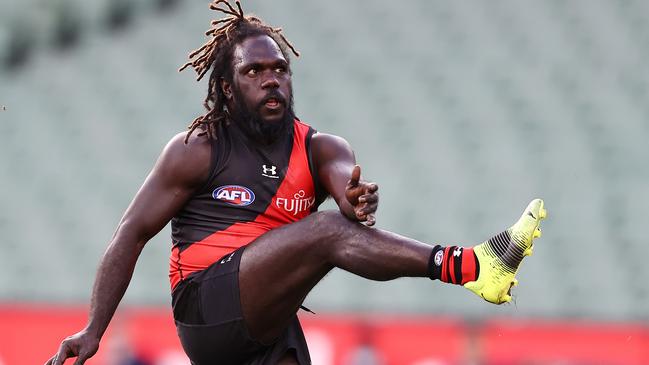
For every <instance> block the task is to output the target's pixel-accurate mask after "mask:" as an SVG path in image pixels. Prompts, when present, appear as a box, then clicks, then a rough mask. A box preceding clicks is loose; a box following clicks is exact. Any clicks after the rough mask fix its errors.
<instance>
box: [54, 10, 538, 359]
mask: <svg viewBox="0 0 649 365" xmlns="http://www.w3.org/2000/svg"><path fill="white" fill-rule="evenodd" d="M235 5H236V8H235V7H234V6H233V5H231V4H229V3H228V1H227V0H218V1H214V2H213V3H212V4H211V8H212V9H214V10H219V11H221V12H224V13H226V14H227V15H228V17H227V18H225V19H222V20H218V21H213V22H212V24H213V28H212V29H210V30H209V31H208V32H207V35H208V36H209V37H210V40H209V41H208V42H207V43H206V44H205V45H204V46H203V47H201V48H199V49H198V50H197V51H195V52H193V53H192V54H190V62H188V64H187V65H185V67H186V66H192V67H193V68H194V69H195V70H196V71H197V73H198V75H199V79H200V78H201V77H203V76H204V75H205V74H206V73H207V71H208V70H209V69H210V68H211V69H212V72H211V75H210V78H209V84H208V85H209V86H208V95H207V98H206V100H205V107H206V109H207V113H206V114H205V115H203V116H201V117H199V118H197V119H196V120H195V121H194V122H193V123H192V125H191V126H190V128H189V131H188V132H184V133H180V134H178V135H177V136H176V137H174V138H173V139H172V140H171V141H170V142H169V144H167V146H166V147H165V148H164V150H163V151H162V154H161V156H160V158H159V159H158V161H157V163H156V165H155V167H154V168H153V170H152V171H151V173H150V174H149V176H148V177H147V179H146V181H145V182H144V184H143V186H142V187H141V188H140V190H139V192H138V193H137V194H136V196H135V198H134V199H133V202H132V203H131V205H130V206H129V207H128V209H127V210H126V213H125V214H124V217H123V218H122V220H121V222H120V224H119V226H118V227H117V231H116V232H115V235H114V237H113V239H112V241H111V243H110V246H109V247H108V250H107V251H106V253H105V254H104V256H103V258H102V260H101V263H100V265H99V269H98V271H97V277H96V281H95V284H94V288H93V293H92V299H91V306H90V314H89V320H88V324H87V326H86V327H85V328H84V329H83V330H81V331H80V332H78V333H77V334H74V335H72V336H70V337H68V338H66V339H65V340H64V341H63V342H62V344H61V346H60V347H59V350H58V352H57V354H56V355H54V356H53V357H52V358H51V359H50V360H49V361H48V362H47V365H50V364H54V365H61V364H63V363H64V361H65V359H67V358H70V357H78V359H77V360H76V362H75V364H83V363H84V362H85V361H86V360H87V359H88V358H90V357H91V356H92V355H94V354H95V353H96V352H97V349H98V348H99V342H100V339H101V337H102V335H103V334H104V331H105V330H106V328H107V326H108V323H109V322H110V320H111V318H112V316H113V314H114V312H115V310H116V308H117V305H118V303H119V301H120V300H121V298H122V296H123V294H124V292H125V291H126V288H127V286H128V283H129V281H130V279H131V276H132V273H133V269H134V267H135V263H136V261H137V258H138V256H139V254H140V252H141V251H142V248H143V247H144V245H145V244H146V242H147V241H148V240H149V239H150V238H151V237H153V236H154V235H155V234H156V233H158V232H159V231H160V230H161V229H162V228H163V227H164V226H165V225H166V224H167V222H169V221H171V225H172V242H173V248H172V252H171V260H170V273H169V276H170V279H171V287H172V303H173V314H174V319H175V323H176V327H177V330H178V335H179V337H180V340H181V343H182V345H183V348H184V349H185V352H186V353H187V355H188V356H189V358H190V359H191V361H192V364H200V365H205V364H222V365H230V364H255V365H265V364H268V365H270V364H299V365H306V364H310V359H309V353H308V349H307V345H306V341H305V339H304V335H303V333H302V329H301V327H300V324H299V322H298V319H297V316H296V312H297V311H298V309H299V308H300V306H301V305H302V302H303V300H304V299H305V297H306V295H307V294H308V293H309V291H311V289H312V288H313V287H314V286H315V285H316V284H317V283H318V282H319V281H320V280H321V279H322V278H323V277H324V276H325V275H326V274H327V273H328V272H329V271H330V270H331V269H333V268H334V267H339V268H342V269H344V270H347V271H349V272H352V273H354V274H357V275H360V276H362V277H365V278H368V279H371V280H391V279H394V278H398V277H403V276H410V277H430V278H431V279H438V280H441V281H443V282H448V283H453V284H459V285H464V286H465V287H466V288H468V289H470V290H471V291H473V292H474V293H476V294H477V295H479V296H481V297H482V298H484V299H485V300H487V301H489V302H492V303H497V304H500V303H504V302H508V301H510V300H511V296H510V294H511V293H510V289H511V287H512V286H514V285H516V279H515V274H516V272H517V270H518V267H519V264H520V263H521V261H522V259H523V257H524V256H526V255H529V254H531V253H532V241H533V239H534V238H536V237H538V236H539V235H540V230H539V223H540V221H541V219H543V218H544V217H545V209H544V208H543V201H541V200H540V199H537V200H534V201H532V202H531V203H530V205H529V206H528V207H527V209H526V210H525V211H524V213H523V215H522V217H521V218H520V219H519V220H518V222H517V223H516V224H514V225H513V226H512V227H511V228H509V229H507V230H506V231H504V232H502V233H500V234H498V235H496V236H494V237H492V238H491V239H489V240H488V241H486V242H483V243H482V244H480V245H478V246H475V247H473V248H463V247H456V246H451V247H442V246H434V247H433V246H429V245H426V244H423V243H420V242H417V241H415V240H412V239H409V238H406V237H402V236H399V235H396V234H394V233H390V232H386V231H381V230H379V229H373V228H370V227H367V226H372V225H374V223H375V218H374V213H375V212H376V209H377V206H378V200H379V198H378V194H377V190H378V187H377V185H376V184H374V183H370V182H367V181H364V180H362V179H361V172H360V168H359V167H358V166H356V165H355V158H354V154H353V152H352V149H351V147H350V146H349V144H348V143H347V142H346V141H345V140H343V139H342V138H339V137H336V136H332V135H328V134H324V133H315V132H314V130H313V129H312V128H310V127H309V126H308V125H306V124H304V123H303V122H301V121H299V120H298V119H297V118H296V117H295V115H294V113H293V105H292V101H293V95H292V88H291V71H290V64H289V58H288V50H289V49H290V50H291V51H293V53H295V54H296V55H297V52H296V51H295V50H294V49H293V47H292V46H291V44H290V43H289V42H288V41H287V40H286V39H285V38H284V36H283V35H282V34H281V30H280V29H276V28H271V27H269V26H267V25H265V24H264V23H262V22H261V20H259V19H258V18H255V17H253V16H245V15H244V13H243V11H242V10H241V6H240V4H239V2H238V1H237V2H236V4H235ZM327 196H331V197H333V199H335V201H336V203H337V204H338V207H339V208H340V211H339V212H338V211H328V212H320V213H316V212H315V211H316V209H317V207H318V205H319V204H320V203H321V202H322V200H323V199H325V198H326V197H327ZM360 222H363V223H365V224H362V223H360Z"/></svg>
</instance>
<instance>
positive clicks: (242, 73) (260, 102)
mask: <svg viewBox="0 0 649 365" xmlns="http://www.w3.org/2000/svg"><path fill="white" fill-rule="evenodd" d="M232 67H233V75H232V84H230V83H228V82H227V81H225V80H222V82H221V86H222V88H223V91H224V93H225V96H226V97H227V98H228V102H227V103H228V108H229V110H233V111H236V112H247V113H242V114H249V115H253V116H255V117H256V119H259V122H261V123H268V124H280V123H281V122H283V121H284V120H285V119H286V116H287V114H289V113H290V112H291V111H290V107H291V100H292V86H291V75H290V73H289V68H288V62H287V61H286V59H285V58H284V55H283V54H282V51H281V50H280V48H279V46H278V45H277V43H275V41H274V40H273V39H272V38H270V37H268V36H265V35H260V36H254V37H249V38H247V39H245V40H244V41H243V42H241V43H240V44H238V45H237V46H236V47H235V49H234V53H233V57H232ZM242 107H243V108H245V109H247V110H237V109H241V108H242ZM240 114H241V113H240Z"/></svg>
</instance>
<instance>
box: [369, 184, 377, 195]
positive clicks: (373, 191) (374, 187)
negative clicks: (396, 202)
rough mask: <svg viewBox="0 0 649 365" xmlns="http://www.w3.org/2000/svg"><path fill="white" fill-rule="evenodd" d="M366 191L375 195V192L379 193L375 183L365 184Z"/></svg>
mask: <svg viewBox="0 0 649 365" xmlns="http://www.w3.org/2000/svg"><path fill="white" fill-rule="evenodd" d="M367 191H368V192H369V193H376V192H377V191H379V186H378V185H376V184H375V183H369V184H367Z"/></svg>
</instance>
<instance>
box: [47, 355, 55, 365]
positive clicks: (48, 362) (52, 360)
mask: <svg viewBox="0 0 649 365" xmlns="http://www.w3.org/2000/svg"><path fill="white" fill-rule="evenodd" d="M55 357H56V355H54V356H52V357H50V359H49V360H47V362H46V363H45V365H52V363H53V362H54V358H55Z"/></svg>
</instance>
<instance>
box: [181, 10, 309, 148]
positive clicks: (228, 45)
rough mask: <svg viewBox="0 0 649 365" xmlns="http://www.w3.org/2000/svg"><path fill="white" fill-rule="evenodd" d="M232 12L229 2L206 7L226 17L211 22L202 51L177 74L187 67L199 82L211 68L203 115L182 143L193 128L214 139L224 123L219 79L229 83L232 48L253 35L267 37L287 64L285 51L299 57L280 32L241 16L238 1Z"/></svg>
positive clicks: (280, 30)
mask: <svg viewBox="0 0 649 365" xmlns="http://www.w3.org/2000/svg"><path fill="white" fill-rule="evenodd" d="M235 5H236V9H235V8H234V7H233V6H232V5H231V4H230V0H215V1H212V3H211V4H210V9H212V10H216V11H219V12H221V13H224V14H226V17H225V18H222V19H218V20H213V21H212V27H211V28H210V29H209V30H208V31H207V32H205V35H207V36H208V37H211V38H210V39H209V40H208V41H207V42H206V43H205V44H204V45H203V46H202V47H200V48H198V49H196V50H195V51H193V52H192V53H190V54H189V62H187V63H186V64H184V65H183V66H182V67H181V68H180V69H179V70H178V71H182V70H184V69H185V68H187V67H189V66H191V67H192V68H193V69H194V70H195V71H196V73H197V74H198V78H197V79H196V81H200V80H201V79H202V78H203V76H205V74H206V73H207V72H208V71H209V70H210V68H212V73H211V74H210V79H209V82H208V87H207V97H206V98H205V101H204V102H203V106H204V107H205V109H206V110H207V112H206V113H205V114H203V115H201V116H199V117H198V118H196V119H194V121H193V122H192V123H191V124H190V125H189V126H188V127H187V128H188V129H189V132H188V133H187V136H186V137H185V143H187V141H189V136H190V135H191V134H192V133H193V132H194V130H196V129H197V128H199V127H201V128H203V131H202V132H200V133H199V134H198V135H199V136H202V135H205V134H207V135H208V137H209V138H212V137H213V136H215V133H214V132H215V131H216V126H217V125H218V124H219V123H223V122H224V121H226V120H227V116H228V113H227V111H226V110H225V100H226V99H225V95H224V94H223V90H222V89H221V87H220V81H221V79H222V78H223V79H225V80H227V81H231V80H232V53H233V50H234V47H235V46H236V45H237V44H239V43H240V42H241V41H243V40H244V39H245V38H247V37H250V36H255V35H267V36H269V37H271V38H273V39H274V40H275V42H276V43H277V44H278V45H279V47H280V49H281V51H282V54H283V55H284V58H286V61H287V62H290V60H289V57H288V50H287V48H289V49H290V50H291V52H292V53H293V54H294V55H295V56H296V57H299V56H300V53H299V52H298V51H297V50H295V48H294V47H293V45H292V44H291V43H290V42H289V41H288V40H287V39H286V37H284V35H283V34H282V28H273V27H271V26H269V25H266V24H264V23H263V22H262V21H261V19H259V18H257V17H256V16H254V15H245V14H244V13H243V10H242V9H241V3H240V1H239V0H236V1H235Z"/></svg>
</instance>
